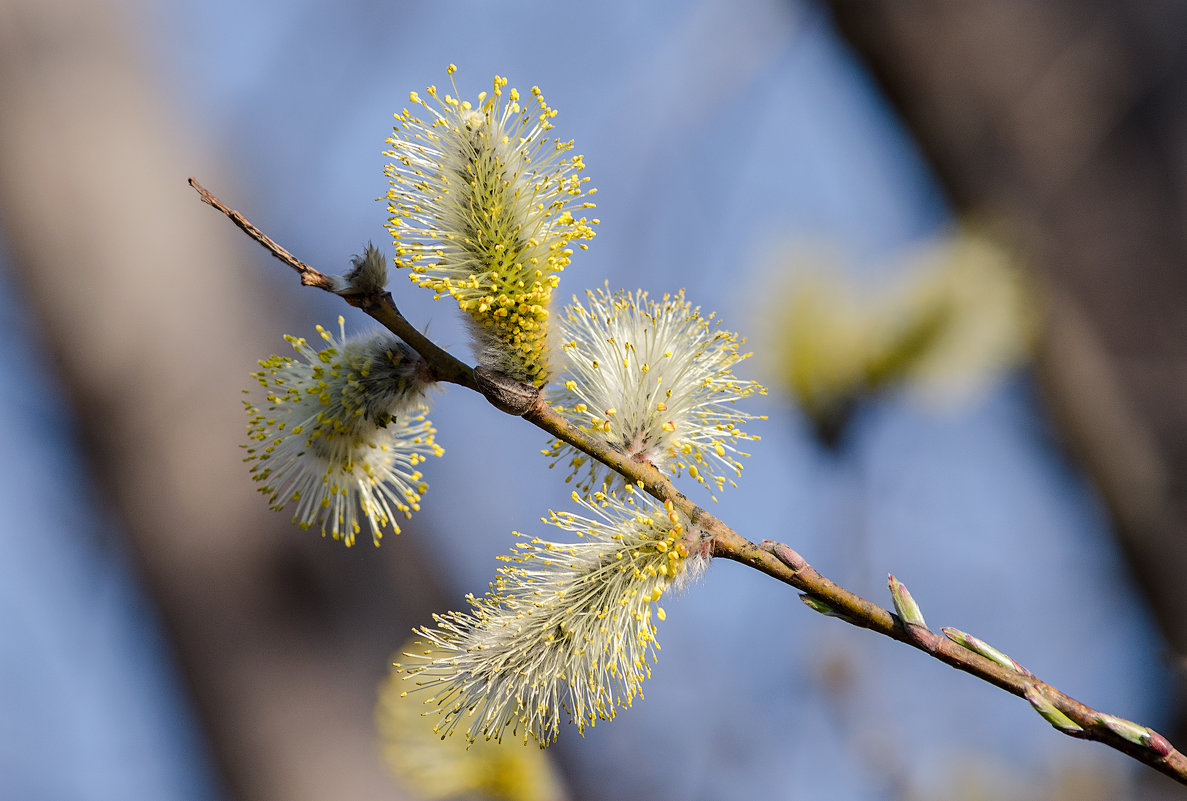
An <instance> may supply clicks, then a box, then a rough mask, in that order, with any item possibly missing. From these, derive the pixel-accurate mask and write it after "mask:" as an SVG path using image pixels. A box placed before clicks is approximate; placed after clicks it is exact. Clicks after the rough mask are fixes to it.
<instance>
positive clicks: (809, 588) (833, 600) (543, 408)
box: [189, 178, 1187, 784]
mask: <svg viewBox="0 0 1187 801" xmlns="http://www.w3.org/2000/svg"><path fill="white" fill-rule="evenodd" d="M189 183H190V185H191V186H192V187H194V189H195V190H197V192H198V193H199V195H201V197H202V200H203V201H204V202H206V203H207V204H209V205H210V206H213V207H214V208H216V209H218V210H219V211H221V212H222V213H223V214H225V215H226V216H227V217H228V218H230V220H231V221H232V222H234V223H235V224H236V225H237V226H238V227H239V228H240V229H242V230H243V231H244V232H245V233H246V234H247V235H248V236H250V237H251V238H252V239H254V240H255V241H256V242H258V243H259V244H260V245H262V246H263V247H264V248H265V249H267V250H268V252H270V253H271V254H272V255H273V256H275V257H276V258H278V259H280V260H281V261H283V262H284V263H285V264H288V265H289V266H290V267H292V268H293V269H294V270H295V271H296V272H297V274H298V275H299V276H300V278H301V283H302V284H304V285H306V286H315V287H317V288H319V289H323V290H325V291H328V292H333V291H334V285H335V282H334V280H333V279H332V278H330V277H328V276H326V275H325V274H324V273H321V272H319V271H317V270H315V269H313V268H312V267H310V266H308V265H306V264H305V263H303V262H301V261H300V260H299V259H297V258H296V257H295V256H293V255H292V254H291V253H289V252H288V251H287V250H285V249H284V248H282V247H281V246H280V245H278V244H276V242H274V241H273V240H272V239H270V238H269V237H267V236H265V235H264V234H263V233H262V232H261V231H260V230H259V229H258V228H256V227H255V226H254V225H252V224H251V223H250V222H248V220H247V219H246V218H244V217H243V215H241V214H239V213H238V212H236V211H234V210H232V209H230V208H228V207H227V206H226V205H224V204H223V203H222V202H221V201H219V200H218V198H216V197H215V196H214V195H212V194H211V193H209V192H208V191H206V190H205V189H203V188H202V187H201V186H200V185H199V184H198V182H197V181H195V180H194V179H193V178H190V180H189ZM343 297H344V299H345V300H346V301H347V302H348V303H350V304H351V305H352V306H356V307H358V308H359V309H362V310H363V311H364V312H366V313H367V314H369V315H370V316H371V317H373V318H374V319H375V320H377V321H378V322H379V323H381V324H382V325H383V326H384V327H386V328H387V329H388V330H389V331H391V332H392V333H393V334H395V335H396V336H398V337H400V338H401V339H403V340H404V341H405V342H407V343H408V344H409V345H410V346H411V347H412V348H413V349H414V350H416V351H417V352H418V353H419V354H420V355H421V357H422V358H423V359H424V360H425V362H426V363H427V364H428V365H429V369H430V371H431V372H432V374H433V376H434V377H435V378H436V379H437V380H439V381H446V382H449V383H453V384H458V385H460V386H464V387H467V388H469V389H472V390H474V391H476V392H479V393H481V394H483V395H485V396H486V397H487V399H488V400H490V401H491V402H492V403H495V404H496V405H499V403H498V401H497V399H496V398H495V397H493V396H492V395H491V394H490V391H489V389H488V387H487V385H486V384H484V383H482V382H479V381H476V380H475V371H474V369H473V368H471V367H470V366H468V365H466V364H465V363H464V362H461V361H460V360H458V359H457V358H456V357H454V356H452V355H450V354H449V353H448V352H446V351H445V350H443V349H442V348H440V347H438V346H437V345H436V344H435V343H433V342H432V341H430V340H429V339H428V338H427V337H425V336H424V335H423V334H422V333H421V332H420V331H418V330H417V329H416V328H415V327H414V326H412V324H411V323H409V322H408V320H406V319H405V318H404V316H403V315H402V314H400V311H399V310H398V309H397V308H396V305H395V302H394V300H393V299H392V296H391V293H389V292H386V291H385V292H381V293H375V294H371V295H343ZM500 408H502V406H500ZM521 416H522V417H523V418H524V419H525V420H527V421H528V422H530V423H532V424H533V425H535V426H537V427H538V428H540V429H542V430H544V431H546V432H548V433H549V434H550V435H552V436H553V437H556V438H557V439H559V440H561V441H563V442H565V443H567V444H569V445H572V446H573V447H575V448H577V449H578V450H580V451H582V452H583V453H585V454H587V455H589V456H590V457H592V458H594V459H597V460H598V461H599V462H601V463H603V464H605V465H607V466H608V467H610V468H611V469H613V470H615V471H617V472H618V473H619V474H621V475H622V476H624V477H625V478H626V479H627V480H628V481H630V482H633V483H635V484H636V485H638V486H639V487H640V488H641V489H643V490H644V491H645V492H647V493H648V494H649V495H651V496H653V497H655V498H657V499H659V500H661V501H671V502H672V504H673V505H674V506H675V507H676V508H678V509H679V510H680V511H681V512H683V513H684V514H685V515H687V516H688V518H689V520H690V521H691V522H692V525H693V526H695V527H697V528H698V529H699V530H700V531H701V532H702V533H703V535H704V536H705V537H706V538H708V539H709V540H710V542H711V544H712V554H713V555H714V556H719V557H722V558H725V559H730V560H733V561H735V562H740V563H741V564H744V565H747V566H749V567H752V568H754V569H755V570H759V571H761V572H763V573H766V574H767V575H768V576H771V577H772V578H775V579H778V580H779V581H782V582H783V583H785V584H788V585H790V586H792V587H794V588H796V589H797V590H800V591H801V592H803V593H805V594H806V596H807V597H809V598H810V599H811V600H812V601H813V608H817V609H820V610H827V611H828V613H829V614H831V615H834V616H836V617H838V618H840V619H841V620H843V621H845V622H846V623H849V624H851V625H853V626H858V627H860V628H866V629H869V630H871V631H874V632H877V633H879V634H881V635H883V636H886V637H890V638H891V639H895V640H898V641H899V642H902V643H906V644H907V645H910V646H912V647H914V648H917V649H919V650H921V651H923V652H924V653H927V654H929V655H931V656H932V657H934V658H936V659H938V660H940V661H941V662H944V663H945V664H948V665H950V666H952V667H954V668H956V669H957V670H962V671H964V672H966V673H968V674H970V675H972V676H975V677H977V678H979V679H981V680H982V681H985V682H988V683H989V684H992V685H994V686H996V687H999V688H1001V689H1003V690H1005V691H1006V692H1009V693H1012V694H1014V695H1017V696H1019V697H1020V698H1025V699H1026V700H1027V701H1028V702H1030V703H1031V705H1032V706H1034V707H1035V709H1036V710H1037V711H1039V713H1040V714H1041V715H1043V717H1045V718H1047V720H1048V721H1049V722H1051V724H1052V725H1053V726H1054V727H1055V728H1056V729H1058V730H1059V731H1062V732H1063V733H1064V734H1067V735H1069V736H1071V737H1077V738H1080V739H1086V740H1095V741H1097V742H1100V743H1103V744H1105V745H1108V746H1110V747H1112V748H1115V749H1117V750H1118V751H1121V752H1123V753H1125V754H1128V755H1129V756H1131V757H1133V758H1134V759H1136V760H1138V761H1140V762H1143V763H1145V764H1147V765H1149V766H1151V767H1152V768H1154V769H1155V770H1158V771H1160V772H1161V773H1164V774H1166V775H1167V776H1170V777H1171V778H1173V779H1175V780H1176V781H1178V782H1180V783H1182V784H1187V756H1184V754H1182V753H1181V752H1179V751H1177V750H1176V749H1175V748H1174V747H1172V746H1171V744H1170V743H1169V742H1167V740H1166V739H1165V738H1164V737H1163V736H1162V735H1160V734H1158V733H1157V732H1155V731H1153V730H1152V729H1149V728H1148V727H1145V726H1140V725H1138V724H1135V723H1131V722H1130V721H1126V720H1122V719H1121V718H1117V717H1114V716H1112V715H1107V714H1105V713H1102V712H1098V711H1097V710H1095V709H1092V708H1091V707H1088V706H1086V705H1084V704H1082V703H1080V702H1079V701H1077V700H1076V699H1074V698H1072V697H1071V696H1069V695H1067V694H1065V693H1063V692H1061V691H1059V690H1057V689H1056V688H1054V687H1052V686H1051V685H1049V684H1047V683H1046V682H1043V681H1040V680H1039V679H1038V678H1036V677H1035V676H1034V675H1033V674H1032V673H1030V671H1028V670H1026V669H1025V668H1023V667H1021V666H1020V665H1018V664H1017V663H1016V662H1013V661H1012V660H1008V661H1007V660H1004V659H1003V655H1002V654H1000V652H997V651H996V650H995V649H989V651H986V650H985V649H984V648H982V650H981V652H978V651H977V650H975V646H976V644H977V643H979V642H980V641H977V640H975V638H966V643H967V642H968V641H973V645H969V644H960V643H958V642H957V641H954V639H950V637H952V636H953V635H952V634H948V632H949V630H947V629H946V630H945V633H946V634H948V636H947V637H942V636H940V635H938V634H935V633H934V632H932V631H930V630H928V629H927V628H926V627H924V626H922V625H919V624H918V623H912V624H906V623H904V622H903V621H902V619H900V618H899V616H898V615H896V614H894V613H892V612H890V611H888V610H886V609H884V608H882V607H880V606H878V605H877V604H875V603H873V602H871V601H867V600H866V599H864V598H862V597H860V596H858V595H856V594H855V593H852V592H850V591H849V590H846V589H844V588H843V587H840V586H838V585H837V584H835V583H834V582H832V581H830V580H829V579H828V578H826V577H825V576H823V575H821V574H820V573H819V572H817V571H816V569H815V568H813V567H812V566H811V565H810V564H808V562H807V561H806V560H805V559H804V558H803V557H802V556H800V555H799V554H798V553H796V552H795V551H794V550H792V549H791V548H790V547H788V546H787V545H784V544H782V543H777V542H771V541H766V542H763V543H761V544H756V543H753V542H751V541H750V540H747V539H746V538H745V537H743V536H741V535H740V534H738V533H737V532H736V531H734V530H733V529H732V528H730V527H729V526H727V525H726V524H725V523H723V522H722V521H721V520H719V519H718V518H716V517H715V516H713V515H712V514H710V513H709V512H708V511H706V510H705V509H703V508H701V507H700V506H698V505H696V504H695V503H693V502H692V501H691V500H689V499H688V498H687V497H686V496H685V495H684V494H683V493H681V492H679V491H678V490H677V489H676V488H675V487H674V486H673V485H672V483H671V482H670V481H669V480H668V479H667V478H666V477H665V476H664V475H663V474H662V473H660V472H659V471H658V470H657V469H656V468H655V467H654V466H653V465H651V464H650V463H648V462H638V461H635V460H633V459H631V458H630V457H628V456H626V455H624V454H623V453H621V452H619V451H617V450H615V449H614V448H612V447H611V446H610V445H608V444H607V443H606V442H605V441H603V440H601V439H597V438H594V437H591V436H589V435H588V434H587V433H586V432H584V431H582V430H581V429H579V428H577V427H576V426H573V425H572V424H571V423H569V422H568V421H567V420H566V419H565V418H564V417H562V416H561V415H559V414H558V413H557V412H556V411H555V410H554V409H553V408H552V407H551V406H549V405H548V403H547V402H546V401H545V400H544V398H543V397H538V396H537V397H536V398H535V401H534V403H532V404H531V405H530V406H529V407H528V408H527V411H525V412H523V413H522V415H521ZM900 587H901V585H900ZM957 633H958V634H960V633H959V632H957ZM986 652H988V653H990V655H991V656H995V657H997V660H998V661H995V660H994V659H992V658H989V657H987V656H984V655H982V654H983V653H986ZM1003 662H1005V664H1003Z"/></svg>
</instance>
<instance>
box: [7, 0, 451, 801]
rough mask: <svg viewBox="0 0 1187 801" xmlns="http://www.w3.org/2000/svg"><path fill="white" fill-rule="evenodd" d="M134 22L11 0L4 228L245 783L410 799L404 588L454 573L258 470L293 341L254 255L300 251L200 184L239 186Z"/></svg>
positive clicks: (280, 797)
mask: <svg viewBox="0 0 1187 801" xmlns="http://www.w3.org/2000/svg"><path fill="white" fill-rule="evenodd" d="M135 19H136V8H134V7H130V6H128V5H125V3H123V2H121V1H120V0H0V142H2V143H3V147H2V148H0V226H2V231H3V238H4V240H5V241H6V243H7V244H8V246H9V248H10V252H9V255H10V256H11V259H12V262H13V265H14V268H15V270H16V272H17V275H18V277H19V280H20V283H21V289H22V295H23V297H24V300H25V301H26V302H27V303H28V304H29V305H30V306H31V307H32V309H33V311H34V313H35V314H36V315H37V316H38V318H39V320H40V322H41V324H42V325H41V328H42V334H43V336H44V337H45V339H46V340H47V342H48V344H49V346H50V349H51V351H52V352H53V354H54V356H55V359H56V362H57V364H56V366H57V367H58V368H60V374H61V376H62V378H63V383H64V384H65V386H66V388H67V390H68V392H69V393H70V395H71V400H72V402H73V406H74V408H75V411H76V413H77V416H78V418H79V420H80V424H81V428H82V431H83V435H84V436H85V437H86V439H87V446H88V450H89V453H88V456H89V459H90V463H91V465H92V466H93V468H94V471H95V475H96V476H97V478H98V481H99V485H100V489H101V491H102V494H103V496H104V497H105V498H106V499H107V500H108V501H109V502H110V504H111V507H112V508H113V510H114V511H115V512H116V513H117V514H118V516H119V517H120V519H121V520H122V521H123V523H124V526H125V529H126V531H127V533H128V535H129V537H130V539H131V542H132V545H133V548H132V550H133V551H134V553H135V554H136V557H137V558H138V561H139V567H140V572H141V574H142V576H143V578H144V580H145V583H146V584H147V585H148V587H149V589H150V590H151V591H152V593H153V595H154V596H155V598H156V600H157V602H158V604H159V606H160V608H161V609H162V611H163V614H164V618H165V620H166V623H167V625H168V627H169V628H170V630H171V631H170V634H171V636H172V638H173V642H174V643H175V646H176V652H177V657H178V661H179V662H180V664H181V665H182V668H183V671H184V673H185V675H186V678H187V679H188V684H189V686H190V687H191V689H192V691H193V697H194V699H195V700H196V706H197V707H198V710H199V716H200V718H201V721H202V723H203V725H204V727H205V729H206V731H207V733H208V735H209V739H210V741H211V742H212V744H213V750H214V752H215V754H216V760H217V762H218V763H219V766H220V768H221V772H222V774H223V775H222V776H221V777H220V778H221V779H222V781H223V782H224V786H225V787H226V788H227V791H228V793H229V795H230V796H231V797H237V798H244V799H247V798H250V799H253V801H299V800H300V799H309V800H310V801H312V800H313V799H318V800H319V801H320V800H321V799H327V798H350V799H352V800H353V801H363V799H380V798H383V799H388V800H389V801H390V799H392V798H398V797H399V793H398V790H397V789H396V788H395V787H394V786H393V784H392V783H391V780H390V779H389V777H388V776H387V775H386V773H385V771H384V770H383V768H382V767H381V764H380V761H379V756H378V751H377V748H376V746H375V743H374V738H373V733H372V732H373V728H372V724H371V720H372V708H373V703H374V698H375V685H376V682H377V681H378V680H379V679H380V677H382V676H383V675H384V673H385V664H386V662H387V657H388V655H389V654H390V652H391V651H393V650H395V649H396V648H398V647H399V646H400V644H401V639H402V637H403V636H404V635H403V634H402V632H406V631H407V630H408V628H407V624H408V623H409V622H410V621H409V617H410V613H409V612H408V611H405V610H406V609H407V606H406V605H405V606H404V607H403V608H402V607H401V606H400V604H399V603H398V601H399V600H400V599H398V598H397V597H396V596H395V595H394V594H393V590H391V589H388V588H392V587H401V586H402V587H406V588H408V590H407V592H406V594H404V596H403V598H404V599H407V598H409V597H417V598H419V599H420V603H421V604H422V607H421V608H418V609H415V610H414V611H415V612H416V613H420V614H423V613H424V611H425V609H426V608H432V606H433V605H435V600H436V599H435V598H434V596H433V594H432V591H431V588H430V587H428V586H427V584H426V582H427V580H428V579H427V577H428V576H429V575H430V573H431V571H429V570H425V569H423V566H422V567H420V568H418V567H417V566H416V565H417V560H416V554H415V553H414V552H412V551H411V550H409V545H408V544H407V543H408V541H409V540H410V538H389V540H395V541H394V542H389V543H387V544H385V546H384V549H383V551H381V553H380V554H375V553H373V552H372V551H373V549H372V548H371V547H370V545H365V546H360V547H358V548H356V549H354V550H353V551H351V552H346V551H345V550H344V549H342V548H341V547H340V546H336V545H333V546H331V544H330V543H327V542H322V541H321V540H320V539H319V538H318V537H317V536H316V535H315V534H310V533H301V532H296V531H294V530H292V527H291V526H288V525H287V517H286V516H284V515H276V514H273V513H270V512H267V511H266V505H265V504H264V503H263V501H262V499H260V498H259V497H258V496H256V494H255V493H254V492H253V490H252V487H251V486H250V482H249V481H247V480H246V472H245V469H244V467H243V465H242V463H241V461H240V452H239V449H238V447H237V445H238V443H239V442H241V441H242V437H243V429H244V423H245V420H244V418H243V414H242V412H241V410H240V408H239V398H240V397H241V396H240V389H241V388H242V387H244V386H246V385H247V383H248V381H249V380H250V379H249V378H248V373H249V372H251V371H252V370H253V369H255V364H254V360H255V359H258V358H260V357H262V356H265V355H267V354H268V353H270V352H274V351H276V350H277V347H278V345H280V346H283V342H281V341H280V334H281V333H282V330H283V329H282V327H281V325H280V321H279V320H280V312H279V310H278V309H277V301H276V299H274V298H272V297H270V296H269V295H268V294H267V293H266V291H265V290H264V289H263V284H262V283H257V282H256V280H255V279H256V277H257V276H256V274H255V273H256V272H262V270H263V269H275V270H283V269H284V268H283V267H281V266H280V265H279V264H278V263H276V262H273V261H271V260H270V259H268V258H267V256H266V255H264V254H263V252H262V251H259V250H258V249H256V248H255V246H254V245H251V244H250V243H248V242H247V240H246V239H244V238H241V237H240V234H239V233H238V232H237V231H236V230H235V229H234V228H233V227H232V226H230V225H229V224H228V223H227V222H226V220H224V219H223V218H222V217H221V216H220V215H218V214H216V213H214V212H213V211H212V210H210V209H209V208H207V207H206V206H204V205H202V203H200V202H199V200H198V199H197V197H196V195H195V194H194V192H193V191H192V190H191V189H190V188H189V187H188V186H187V185H186V178H187V176H188V175H190V174H196V175H198V176H199V177H200V178H201V179H202V180H205V181H207V183H208V185H209V186H210V187H211V188H212V189H218V190H220V191H222V192H223V193H224V194H225V195H226V196H227V197H228V198H230V197H232V196H234V194H235V193H234V184H235V181H234V180H233V179H232V178H231V177H230V175H231V173H230V172H229V171H228V170H227V169H220V168H218V167H217V166H216V165H215V164H214V162H213V161H212V159H211V158H210V157H209V156H208V155H207V154H205V153H202V152H201V150H200V147H199V146H196V144H195V141H194V139H193V137H192V135H191V134H190V133H189V132H188V131H186V130H185V129H184V128H183V126H182V125H181V124H180V123H179V121H178V120H177V119H175V118H174V117H173V116H172V115H171V113H170V111H169V108H168V106H167V103H166V102H165V98H166V97H167V96H168V95H166V87H163V86H156V85H153V84H152V83H151V78H152V77H153V76H155V75H157V74H158V72H157V71H154V70H152V69H149V68H148V64H147V63H145V62H142V61H141V60H140V59H138V58H137V56H136V55H135V53H136V47H137V46H138V45H139V44H141V43H140V42H139V41H138V40H137V39H135V36H134V32H135V27H134V26H135ZM175 95H176V93H175ZM245 256H251V257H253V258H254V259H255V261H256V263H255V264H245V263H244V262H245ZM261 265H263V267H261ZM299 291H300V290H299V289H297V288H296V287H295V281H294V289H293V293H294V295H295V293H297V292H299ZM289 300H291V298H290V299H289ZM34 534H35V532H34ZM80 669H82V668H80ZM145 758H151V755H145Z"/></svg>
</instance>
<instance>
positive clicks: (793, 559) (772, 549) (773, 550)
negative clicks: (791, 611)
mask: <svg viewBox="0 0 1187 801" xmlns="http://www.w3.org/2000/svg"><path fill="white" fill-rule="evenodd" d="M758 547H760V548H762V549H763V550H764V551H767V552H768V553H770V554H772V555H774V557H775V558H776V559H778V560H779V561H780V562H782V563H783V564H785V565H787V566H788V567H790V568H791V569H792V570H793V571H795V572H797V573H798V572H799V571H801V570H803V569H804V568H805V567H807V566H808V562H807V561H806V560H805V559H804V557H802V556H800V555H799V554H798V553H796V552H795V551H793V550H792V549H791V548H789V547H788V546H786V545H784V544H783V543H781V542H775V541H774V540H763V541H762V542H761V543H760V544H759V546H758ZM808 605H809V606H811V604H808ZM817 611H820V610H817Z"/></svg>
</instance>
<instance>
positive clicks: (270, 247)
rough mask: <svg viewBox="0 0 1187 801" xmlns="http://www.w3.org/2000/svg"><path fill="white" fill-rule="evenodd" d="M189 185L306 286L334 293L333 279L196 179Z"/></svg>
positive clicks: (192, 179)
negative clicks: (294, 253) (254, 223)
mask: <svg viewBox="0 0 1187 801" xmlns="http://www.w3.org/2000/svg"><path fill="white" fill-rule="evenodd" d="M189 184H190V186H192V187H194V189H195V190H196V191H197V192H198V194H199V195H200V196H201V198H202V202H203V203H205V204H207V205H208V206H213V207H214V208H216V209H218V210H219V211H221V212H222V213H223V214H225V215H227V218H228V219H230V221H231V222H233V223H235V225H237V226H239V229H240V230H241V231H243V233H245V234H247V235H248V236H250V237H251V238H252V239H254V240H255V241H256V242H259V243H260V244H261V245H263V246H264V248H265V249H266V250H267V251H268V252H269V253H271V254H272V255H273V256H275V257H276V258H278V259H280V260H281V261H283V262H284V263H285V264H287V265H288V266H289V267H292V268H293V269H294V270H296V271H297V274H298V275H300V276H301V283H302V284H304V285H305V286H315V287H317V288H318V289H324V290H326V291H327V292H332V291H333V287H334V282H333V279H331V278H330V277H329V276H327V275H326V274H325V273H321V272H318V271H317V270H315V269H313V268H312V267H310V266H309V265H308V264H306V263H305V262H303V261H301V260H300V259H298V258H297V257H296V256H294V255H293V254H291V253H289V252H288V251H287V250H285V249H284V248H282V247H281V246H280V245H278V244H276V243H275V242H274V241H272V238H271V237H269V236H267V235H266V234H265V233H264V232H263V231H261V230H260V229H259V228H256V227H255V226H254V225H252V224H251V223H250V222H248V220H247V218H246V217H244V216H243V215H242V214H240V213H239V212H237V211H235V210H234V209H232V208H230V207H229V206H227V205H225V204H224V203H223V202H222V201H221V200H219V199H218V198H216V197H215V196H214V195H212V194H210V193H209V192H207V191H206V190H205V189H203V188H202V185H201V184H199V183H198V181H197V179H196V178H190V180H189Z"/></svg>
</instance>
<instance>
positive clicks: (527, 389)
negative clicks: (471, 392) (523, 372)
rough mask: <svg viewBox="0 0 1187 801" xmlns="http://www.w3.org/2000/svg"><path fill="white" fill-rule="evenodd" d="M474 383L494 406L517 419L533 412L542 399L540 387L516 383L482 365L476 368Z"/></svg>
mask: <svg viewBox="0 0 1187 801" xmlns="http://www.w3.org/2000/svg"><path fill="white" fill-rule="evenodd" d="M474 383H476V384H477V385H478V391H479V392H481V393H482V394H483V396H484V397H485V398H486V399H487V400H488V401H490V403H491V405H492V406H494V407H495V408H496V409H498V410H499V411H501V412H506V413H507V414H513V415H515V416H516V417H522V416H523V415H525V414H527V413H528V412H529V411H531V409H532V407H533V406H535V405H536V400H537V399H538V398H539V397H540V388H539V387H536V386H533V385H531V384H528V383H525V382H523V381H516V380H515V379H514V378H512V377H511V376H509V375H507V374H506V373H500V372H497V371H495V370H490V369H488V368H486V367H483V366H481V365H479V366H478V367H475V368H474Z"/></svg>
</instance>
